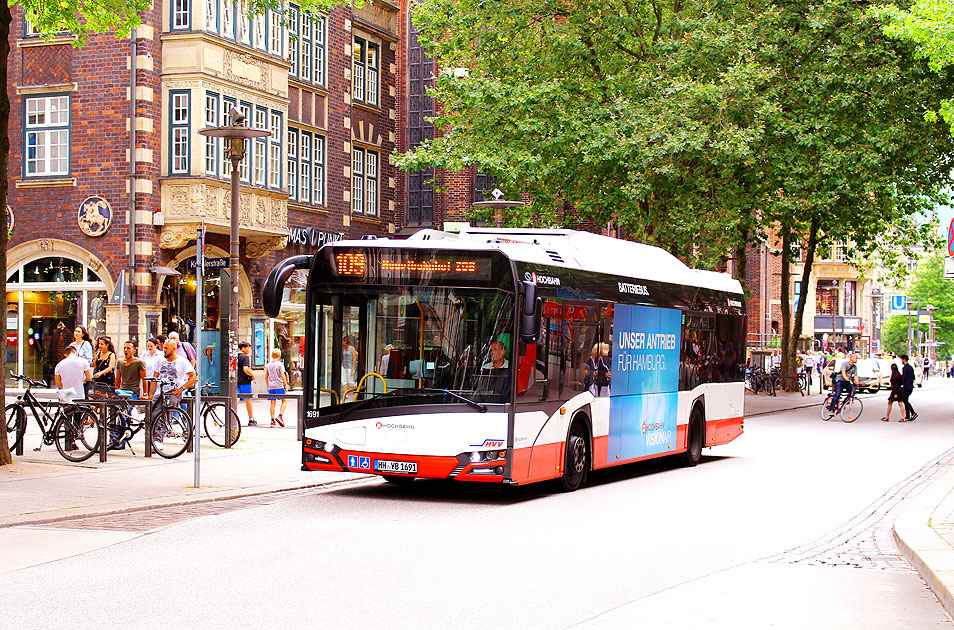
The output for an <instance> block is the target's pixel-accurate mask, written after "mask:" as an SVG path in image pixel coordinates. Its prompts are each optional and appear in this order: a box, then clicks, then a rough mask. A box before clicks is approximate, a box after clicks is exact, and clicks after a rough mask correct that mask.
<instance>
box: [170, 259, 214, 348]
mask: <svg viewBox="0 0 954 630" xmlns="http://www.w3.org/2000/svg"><path fill="white" fill-rule="evenodd" d="M176 269H177V271H179V273H181V274H182V275H180V276H176V277H174V278H172V282H171V283H169V284H168V285H167V286H168V287H169V289H164V290H163V294H164V296H166V297H167V298H168V299H167V300H166V304H167V305H168V306H169V310H168V311H167V313H166V323H167V324H168V323H170V322H171V323H175V325H176V329H177V330H178V331H179V336H180V337H181V338H183V339H185V340H186V341H188V342H189V343H191V344H193V345H196V328H197V326H196V321H195V287H196V282H195V259H194V258H189V259H186V260H184V261H182V262H181V263H179V266H178V267H177V268H176ZM219 287H220V281H219V269H218V268H215V269H210V268H208V267H207V268H206V270H205V275H204V276H203V279H202V290H203V292H204V293H205V299H204V300H203V301H202V311H203V313H202V330H218V329H219Z"/></svg>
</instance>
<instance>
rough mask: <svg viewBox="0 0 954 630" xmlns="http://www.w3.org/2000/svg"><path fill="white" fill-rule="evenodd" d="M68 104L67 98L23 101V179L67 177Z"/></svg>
mask: <svg viewBox="0 0 954 630" xmlns="http://www.w3.org/2000/svg"><path fill="white" fill-rule="evenodd" d="M70 105H71V103H70V96H69V95H61V94H55V95H49V96H36V97H30V98H25V99H24V103H23V107H24V116H23V122H24V132H25V133H24V138H23V146H24V151H23V174H24V177H49V176H55V175H69V172H70ZM31 148H32V149H33V154H34V156H33V157H30V153H31ZM64 154H65V156H64Z"/></svg>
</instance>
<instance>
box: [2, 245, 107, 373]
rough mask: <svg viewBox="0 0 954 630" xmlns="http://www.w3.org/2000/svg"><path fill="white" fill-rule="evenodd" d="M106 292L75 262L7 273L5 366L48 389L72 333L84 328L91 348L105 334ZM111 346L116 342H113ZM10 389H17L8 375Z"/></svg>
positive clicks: (31, 264)
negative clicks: (42, 382)
mask: <svg viewBox="0 0 954 630" xmlns="http://www.w3.org/2000/svg"><path fill="white" fill-rule="evenodd" d="M107 297H108V296H107V286H106V284H105V282H104V281H103V279H102V278H101V277H100V275H99V273H98V272H97V271H94V270H93V269H92V268H91V267H90V266H88V265H87V264H85V263H83V262H82V261H80V260H77V259H75V258H71V257H66V256H44V257H40V258H36V259H33V260H28V261H26V262H21V263H18V264H16V265H14V266H12V267H11V268H9V269H8V272H7V330H6V365H7V366H8V368H9V369H10V370H13V371H14V372H16V373H17V374H24V375H26V376H29V377H30V378H34V379H42V380H44V381H46V382H48V383H52V381H53V369H54V368H55V367H56V364H57V363H58V362H59V360H60V359H62V358H63V351H64V350H65V348H66V346H68V345H69V344H70V343H71V342H72V341H73V330H74V327H75V326H77V325H80V326H84V327H85V328H86V329H87V330H88V331H89V334H90V337H91V338H92V339H93V341H94V342H95V340H96V338H97V337H98V336H100V335H103V334H105V331H106V305H107ZM113 341H114V343H115V341H116V340H113ZM6 379H7V380H6V383H7V386H9V387H17V386H18V384H17V383H15V382H14V381H13V380H12V379H10V378H9V373H8V374H7V375H6Z"/></svg>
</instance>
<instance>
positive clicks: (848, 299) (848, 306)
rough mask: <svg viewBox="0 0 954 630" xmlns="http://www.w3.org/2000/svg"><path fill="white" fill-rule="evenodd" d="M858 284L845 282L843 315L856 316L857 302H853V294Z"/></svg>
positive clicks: (850, 281) (851, 281) (849, 281)
mask: <svg viewBox="0 0 954 630" xmlns="http://www.w3.org/2000/svg"><path fill="white" fill-rule="evenodd" d="M857 286H858V283H857V281H855V280H845V315H857V314H858V312H857V311H856V310H855V309H856V304H857V302H856V301H855V297H856V296H855V293H856V289H857Z"/></svg>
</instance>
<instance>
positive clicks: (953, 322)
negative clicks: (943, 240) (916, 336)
mask: <svg viewBox="0 0 954 630" xmlns="http://www.w3.org/2000/svg"><path fill="white" fill-rule="evenodd" d="M907 296H908V306H910V307H911V308H917V306H916V304H915V302H916V301H917V300H920V302H921V310H922V311H924V310H927V309H926V308H925V307H926V306H928V305H931V306H936V307H937V310H935V311H934V322H935V326H934V338H935V341H937V342H943V345H940V346H939V347H938V349H937V355H938V357H939V358H941V359H942V360H943V359H945V358H947V357H948V356H950V354H951V353H952V352H954V280H945V279H944V252H942V251H938V252H935V253H932V254H928V255H927V256H925V257H924V258H922V259H921V262H920V263H919V264H918V268H917V271H916V272H915V274H914V278H912V280H911V284H910V285H909V288H908V290H907ZM912 321H913V320H912ZM913 327H914V324H913V323H912V328H913ZM920 330H921V331H922V332H924V333H925V334H926V333H927V324H921V325H920ZM912 338H913V337H912ZM907 339H908V316H907V315H895V316H893V317H890V318H889V319H887V320H886V321H885V323H884V324H883V325H882V327H881V340H882V344H883V345H884V348H885V350H888V351H890V352H893V353H895V354H900V353H902V352H906V351H907Z"/></svg>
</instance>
